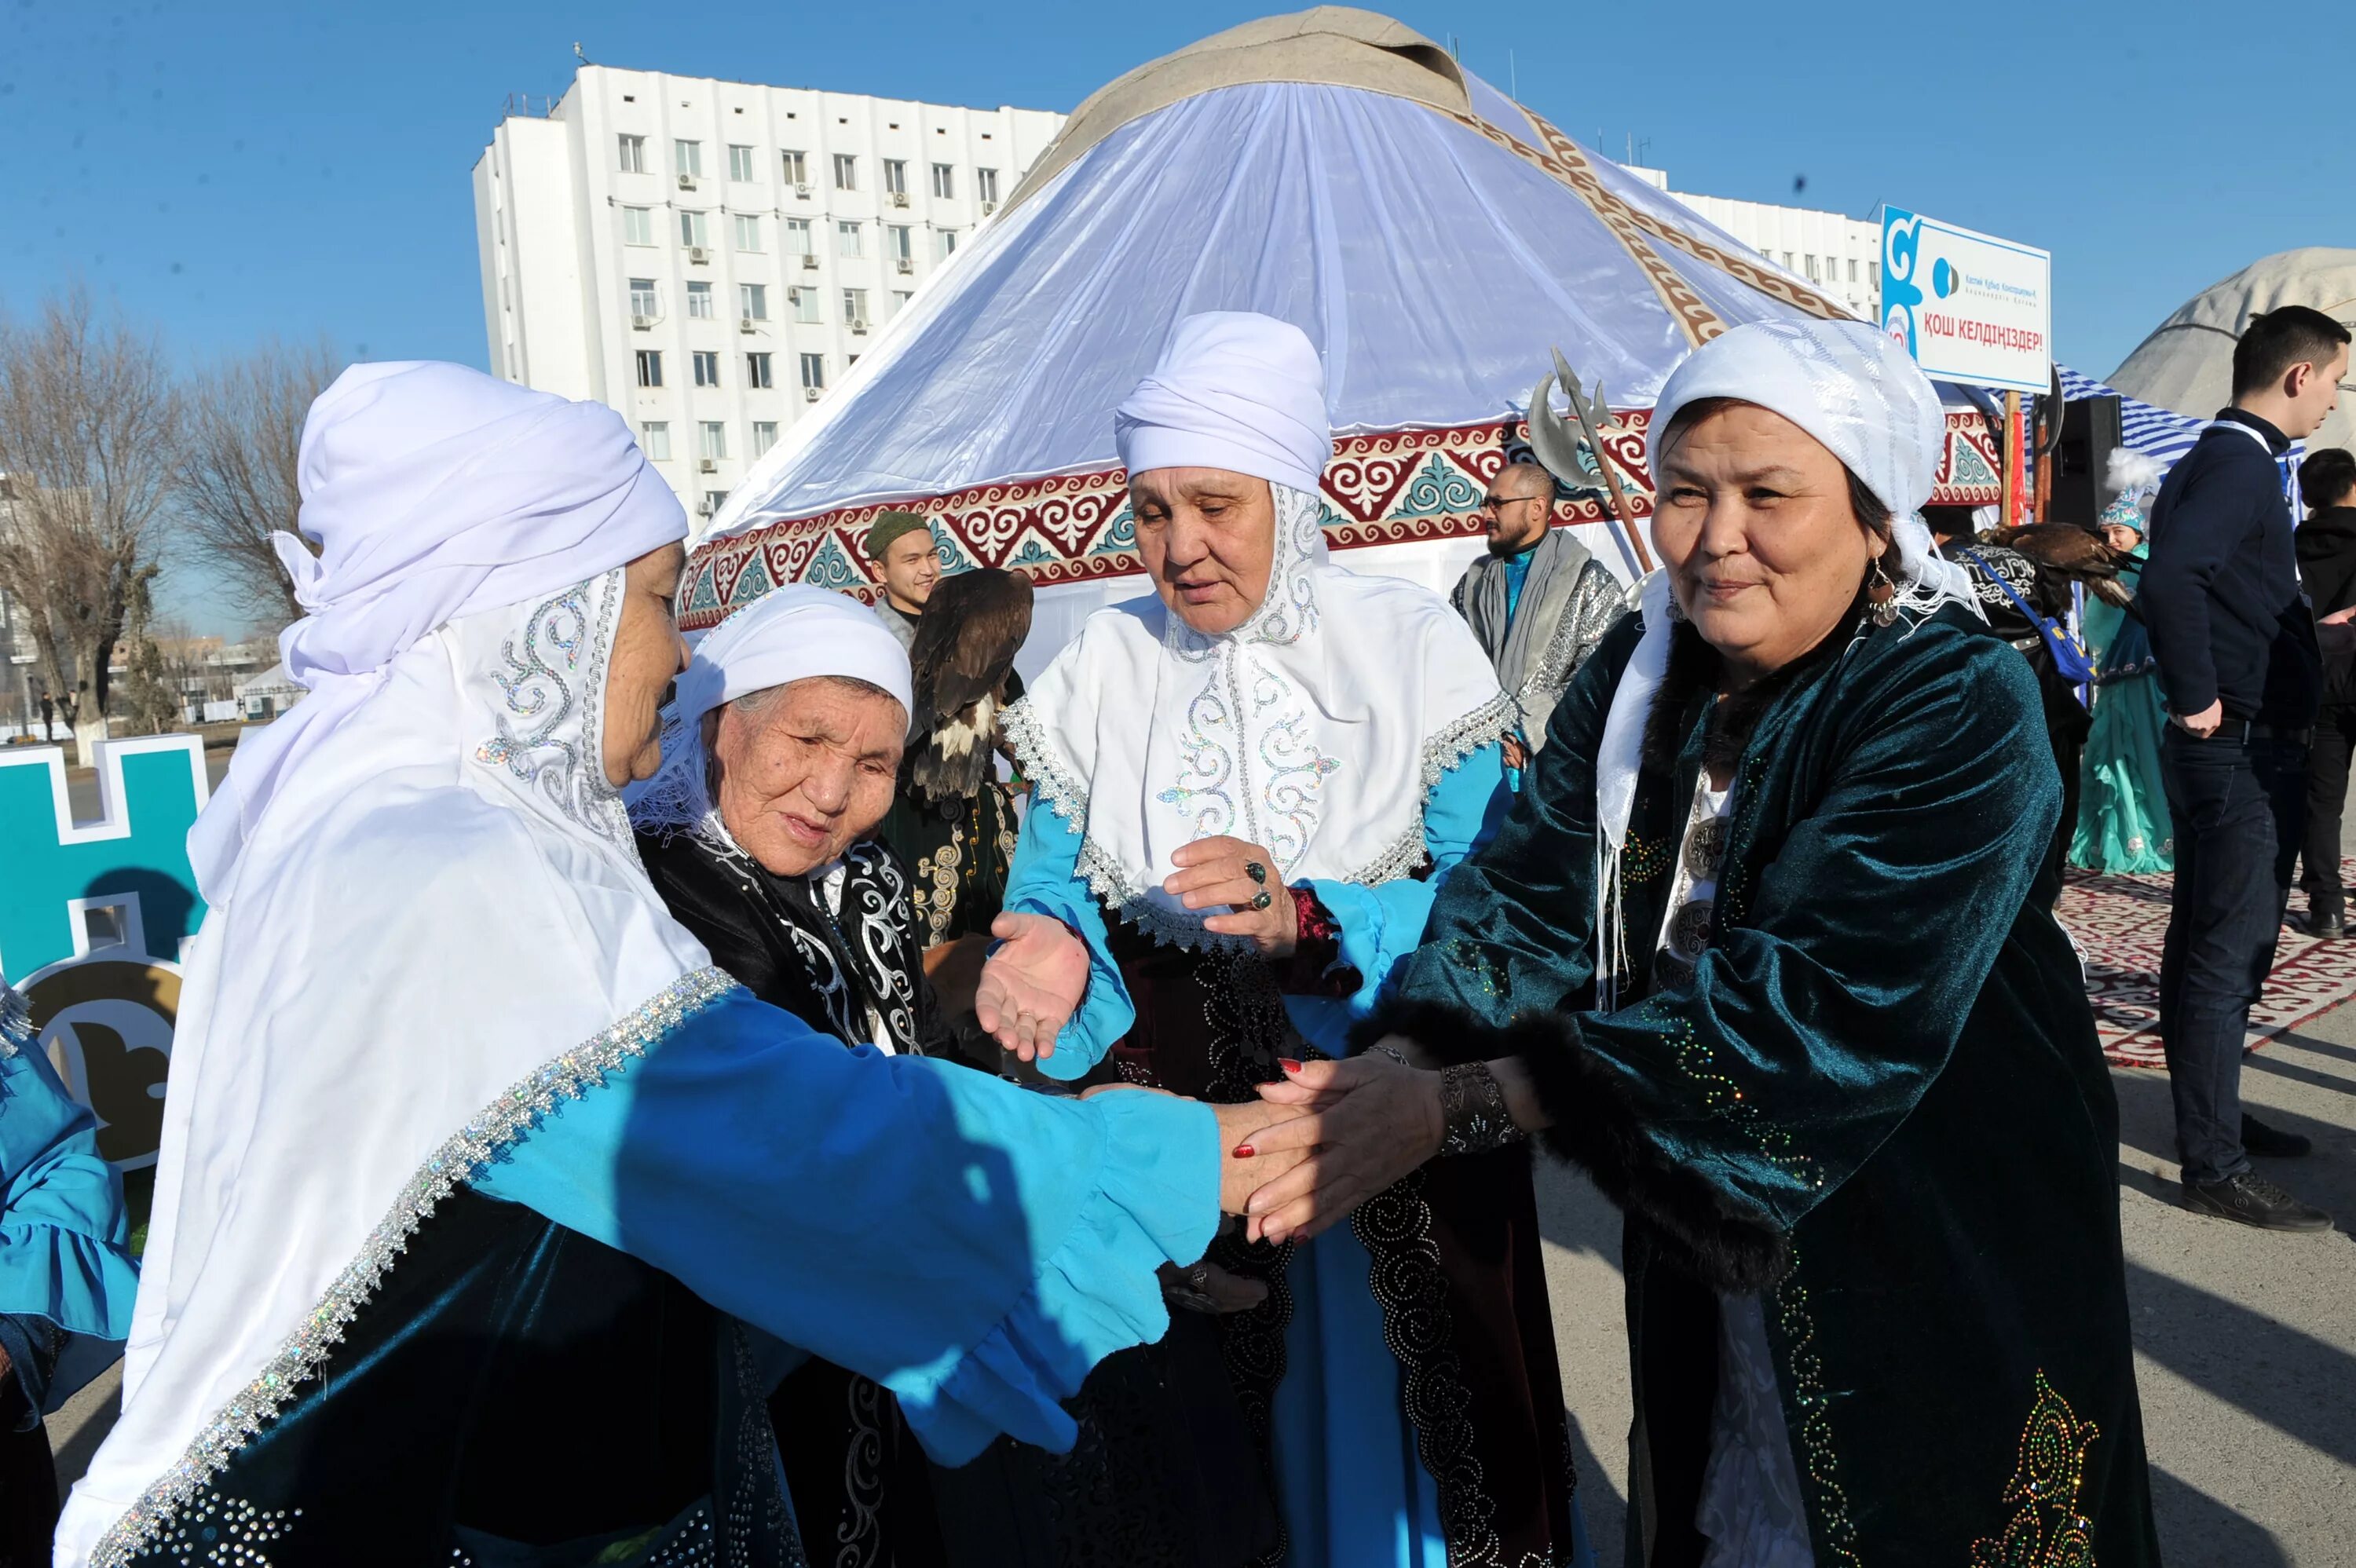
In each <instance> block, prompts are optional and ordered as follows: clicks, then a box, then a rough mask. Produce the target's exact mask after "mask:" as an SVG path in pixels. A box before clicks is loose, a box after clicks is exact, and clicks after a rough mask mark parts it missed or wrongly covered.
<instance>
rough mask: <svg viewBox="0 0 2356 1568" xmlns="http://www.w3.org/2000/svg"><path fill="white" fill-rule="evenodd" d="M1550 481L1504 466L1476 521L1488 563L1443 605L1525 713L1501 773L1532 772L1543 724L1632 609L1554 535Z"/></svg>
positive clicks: (1565, 536)
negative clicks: (1452, 610)
mask: <svg viewBox="0 0 2356 1568" xmlns="http://www.w3.org/2000/svg"><path fill="white" fill-rule="evenodd" d="M1553 514H1554V476H1553V475H1550V474H1548V473H1547V471H1546V470H1545V469H1543V468H1541V467H1539V466H1538V465H1537V464H1535V463H1515V464H1507V465H1506V466H1505V468H1504V469H1503V470H1501V471H1500V472H1499V473H1498V475H1497V476H1496V478H1494V479H1493V480H1491V481H1490V482H1489V489H1488V493H1487V494H1486V495H1484V496H1483V497H1482V498H1481V508H1480V510H1479V511H1477V512H1475V513H1474V514H1473V516H1474V517H1478V518H1480V520H1481V524H1482V527H1483V528H1486V529H1487V530H1488V535H1489V553H1488V554H1487V555H1486V556H1485V557H1483V559H1481V560H1476V561H1474V562H1473V563H1472V565H1471V566H1468V567H1466V568H1465V569H1464V576H1463V578H1462V580H1461V581H1458V583H1457V584H1456V591H1455V592H1453V593H1451V594H1450V595H1449V601H1450V603H1453V604H1454V605H1455V606H1456V613H1458V614H1460V615H1462V616H1463V617H1464V619H1465V621H1466V623H1467V624H1470V625H1471V626H1472V635H1474V636H1476V637H1478V638H1479V639H1480V640H1481V646H1482V647H1483V648H1484V649H1486V650H1487V651H1488V655H1489V662H1490V663H1491V664H1492V665H1493V666H1494V667H1495V668H1496V671H1497V683H1498V684H1499V685H1500V686H1503V687H1504V688H1505V689H1506V690H1507V691H1509V692H1511V693H1512V694H1513V697H1514V700H1515V702H1517V703H1519V704H1520V705H1521V709H1522V721H1521V725H1520V730H1519V732H1518V733H1517V734H1514V735H1508V736H1507V737H1505V765H1506V766H1507V767H1509V768H1522V767H1526V766H1527V765H1528V763H1529V756H1530V753H1531V752H1535V751H1537V749H1538V748H1539V747H1540V746H1543V745H1544V744H1546V727H1547V718H1548V717H1549V716H1550V715H1551V714H1552V713H1553V712H1554V705H1555V703H1556V701H1557V700H1558V699H1560V698H1561V696H1562V692H1563V688H1565V687H1567V686H1569V684H1570V677H1572V676H1573V675H1574V674H1576V673H1577V672H1578V670H1579V667H1580V665H1582V664H1584V663H1586V662H1587V656H1588V655H1590V654H1591V653H1593V652H1594V651H1595V645H1597V644H1598V643H1600V642H1601V641H1602V640H1603V634H1604V633H1605V632H1608V631H1610V630H1611V629H1612V623H1613V622H1614V621H1617V620H1618V619H1619V618H1620V616H1621V613H1622V612H1623V611H1625V610H1626V609H1627V607H1628V603H1627V593H1626V590H1625V589H1623V588H1622V586H1621V583H1620V580H1619V579H1618V578H1616V577H1614V576H1612V571H1611V569H1610V568H1608V567H1606V566H1605V565H1604V564H1603V563H1602V562H1601V561H1600V560H1596V559H1595V557H1594V556H1593V555H1592V554H1591V553H1590V551H1589V550H1588V549H1587V547H1586V546H1585V545H1583V544H1580V542H1579V540H1577V539H1574V538H1572V537H1571V533H1570V530H1569V528H1554V527H1551V526H1550V525H1551V524H1552V522H1553Z"/></svg>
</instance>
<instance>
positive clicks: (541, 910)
mask: <svg viewBox="0 0 2356 1568" xmlns="http://www.w3.org/2000/svg"><path fill="white" fill-rule="evenodd" d="M301 475H302V487H303V498H304V504H303V516H302V521H303V526H304V528H305V532H306V533H308V534H310V535H312V536H313V537H314V538H316V539H317V540H318V541H319V543H320V551H319V554H318V555H316V557H315V556H314V555H312V554H311V552H310V551H309V550H308V549H304V548H302V547H301V546H299V545H297V544H295V542H294V541H291V540H289V541H284V548H283V549H282V550H281V557H282V560H284V561H285V563H286V565H287V568H288V570H289V571H290V572H292V573H293V574H294V576H295V582H296V585H297V591H298V596H299V598H300V600H301V602H302V603H303V604H304V606H305V609H306V611H307V612H308V613H307V614H306V616H305V618H304V619H303V620H301V621H299V622H297V623H296V624H295V625H294V626H293V627H291V628H289V629H288V631H287V632H286V634H285V635H284V638H283V639H282V648H283V650H284V652H285V653H286V654H287V664H288V667H289V669H290V670H291V671H293V672H295V677H296V678H297V679H300V680H304V681H305V683H306V684H309V685H310V686H311V688H312V690H311V695H310V696H308V697H307V698H305V699H304V700H303V701H302V702H301V703H299V704H297V705H296V706H295V708H294V709H290V710H289V712H288V713H287V714H286V715H284V716H283V717H281V718H280V719H279V720H277V721H276V722H275V723H273V725H271V726H270V728H269V729H267V730H265V731H262V732H260V733H259V734H256V735H251V736H248V737H247V739H246V741H245V743H244V744H243V745H242V746H241V747H240V749H239V752H238V755H237V759H236V761H235V763H233V764H232V765H231V767H230V775H229V777H228V778H227V779H226V780H225V781H223V784H222V787H221V789H220V792H219V793H217V794H216V795H214V797H213V800H212V803H211V805H209V807H208V808H207V811H206V813H205V815H204V816H202V817H200V818H199V820H198V825H197V828H196V830H195V832H194V833H193V834H192V835H191V837H190V849H191V859H192V861H193V863H194V865H195V868H196V871H197V876H198V885H199V887H200V888H201V889H202V891H203V892H204V894H205V898H206V901H207V903H208V905H209V908H208V911H207V913H206V916H205V923H204V927H203V929H202V931H201V932H200V933H198V938H197V944H196V949H195V953H194V956H193V961H192V963H191V965H190V967H189V972H188V976H187V987H186V989H185V991H184V995H183V1006H182V1010H181V1014H180V1019H179V1027H178V1030H177V1036H176V1040H175V1050H174V1058H173V1063H172V1072H171V1077H170V1081H169V1085H168V1090H167V1093H166V1103H165V1115H164V1142H163V1154H162V1158H161V1161H160V1163H159V1168H158V1179H157V1184H156V1193H155V1211H154V1218H153V1221H152V1222H151V1232H150V1239H149V1243H148V1249H147V1253H146V1258H145V1283H144V1286H143V1289H142V1291H141V1295H140V1300H139V1304H138V1307H137V1310H136V1313H135V1315H134V1322H133V1331H132V1335H131V1339H130V1343H129V1346H128V1348H127V1351H126V1365H125V1373H124V1381H123V1413H122V1417H121V1419H120V1421H119V1422H118V1423H117V1424H116V1425H115V1427H114V1429H113V1431H112V1434H111V1435H109V1436H108V1438H107V1440H106V1442H105V1444H104V1445H102V1447H101V1448H100V1450H99V1452H98V1454H97V1456H96V1457H95V1459H94V1460H93V1462H92V1464H91V1468H90V1470H89V1472H88V1474H87V1475H86V1476H85V1477H83V1479H82V1481H81V1482H80V1485H79V1486H77V1487H76V1488H75V1490H74V1494H73V1497H72V1499H70V1502H69V1504H68V1506H67V1509H66V1514H65V1517H64V1519H63V1520H62V1521H61V1523H60V1527H59V1561H60V1562H61V1563H67V1564H71V1565H76V1568H79V1565H80V1564H84V1563H98V1564H107V1565H112V1564H129V1563H138V1564H153V1565H156V1568H161V1565H162V1564H166V1563H174V1564H180V1563H189V1562H194V1561H204V1562H219V1563H230V1562H236V1563H258V1562H263V1561H267V1562H268V1563H272V1564H273V1565H275V1568H298V1565H308V1564H320V1565H327V1564H334V1565H337V1568H343V1565H348V1564H350V1563H454V1564H455V1563H477V1564H493V1563H496V1564H500V1565H503V1568H525V1565H530V1568H576V1565H577V1568H585V1565H587V1564H590V1563H596V1564H599V1565H602V1568H633V1565H635V1568H658V1565H660V1568H670V1565H680V1568H685V1565H687V1564H710V1563H728V1564H736V1565H743V1568H770V1565H776V1568H783V1565H784V1564H787V1563H799V1562H800V1560H801V1553H800V1548H799V1545H798V1541H797V1540H796V1532H795V1528H794V1520H793V1515H792V1509H791V1505H790V1502H789V1500H788V1499H787V1492H786V1489H785V1487H784V1485H783V1482H782V1478H781V1477H780V1475H779V1473H778V1464H777V1456H776V1444H775V1440H774V1438H773V1435H772V1434H771V1430H770V1425H769V1420H768V1416H767V1413H766V1409H765V1408H764V1399H765V1396H766V1393H767V1392H768V1390H769V1388H770V1387H771V1385H772V1384H773V1383H774V1382H775V1381H776V1379H777V1377H778V1376H780V1375H781V1374H782V1373H783V1372H785V1371H787V1370H788V1369H789V1367H790V1366H791V1364H792V1363H793V1361H794V1360H795V1359H796V1358H797V1357H798V1355H799V1354H800V1353H802V1352H807V1353H809V1354H811V1355H816V1356H819V1357H821V1358H823V1359H824V1360H829V1361H831V1362H833V1363H834V1364H836V1365H838V1366H841V1367H844V1368H847V1369H850V1370H851V1371H857V1372H860V1373H862V1374H863V1375H865V1376H868V1377H870V1378H873V1380H874V1381H877V1382H878V1383H880V1384H882V1385H883V1386H884V1387H885V1388H887V1389H889V1390H890V1391H891V1392H893V1394H894V1396H895V1397H896V1398H897V1400H898V1402H899V1407H900V1410H901V1412H902V1413H903V1415H904V1416H905V1418H906V1420H907V1422H908V1424H909V1425H910V1427H911V1429H912V1430H913V1431H914V1432H915V1434H916V1436H917V1438H918V1439H919V1440H920V1441H921V1442H922V1443H923V1444H924V1445H925V1446H926V1450H927V1452H929V1453H930V1454H931V1455H933V1456H935V1457H936V1458H938V1459H940V1460H943V1461H945V1462H947V1463H950V1464H957V1463H961V1462H963V1461H965V1460H966V1459H969V1458H970V1457H971V1456H973V1455H975V1454H976V1453H978V1452H979V1451H980V1449H981V1448H982V1446H983V1445H985V1444H986V1443H988V1442H989V1441H990V1440H991V1438H992V1437H993V1436H994V1435H996V1434H998V1433H1001V1432H1012V1433H1015V1434H1018V1435H1022V1436H1023V1437H1025V1438H1027V1439H1029V1440H1031V1441H1033V1442H1036V1443H1040V1444H1043V1445H1049V1446H1060V1445H1067V1444H1068V1443H1069V1442H1070V1441H1071V1438H1072V1435H1073V1427H1072V1424H1071V1421H1070V1419H1069V1417H1068V1416H1066V1414H1065V1413H1064V1412H1063V1411H1062V1409H1061V1408H1060V1406H1059V1404H1058V1401H1060V1400H1061V1399H1063V1398H1065V1397H1066V1396H1068V1395H1069V1394H1070V1393H1071V1392H1073V1391H1074V1390H1075V1389H1076V1387H1077V1386H1078V1384H1079V1381H1080V1380H1081V1378H1082V1376H1083V1375H1084V1374H1085V1373H1086V1372H1087V1369H1088V1368H1089V1367H1090V1366H1091V1365H1092V1364H1093V1363H1094V1362H1096V1361H1097V1360H1099V1359H1101V1358H1102V1357H1103V1356H1104V1355H1106V1354H1108V1352H1110V1351H1112V1350H1115V1349H1123V1348H1126V1347H1128V1346H1130V1345H1133V1344H1136V1343H1139V1342H1141V1341H1147V1340H1151V1339H1157V1338H1159V1337H1160V1336H1161V1334H1162V1332H1163V1330H1164V1328H1165V1327H1166V1325H1167V1321H1168V1318H1167V1314H1166V1311H1165V1309H1164V1307H1163V1305H1162V1296H1161V1292H1160V1289H1159V1287H1158V1285H1157V1283H1156V1279H1155V1271H1156V1270H1157V1268H1158V1267H1159V1266H1160V1265H1162V1264H1191V1263H1193V1262H1194V1259H1195V1258H1196V1257H1198V1256H1199V1255H1200V1254H1201V1253H1202V1252H1203V1250H1204V1248H1205V1246H1206V1245H1207V1244H1208V1242H1209V1240H1210V1237H1211V1235H1212V1232H1213V1231H1214V1229H1215V1226H1216V1223H1217V1218H1218V1210H1219V1207H1220V1204H1221V1201H1222V1200H1223V1198H1224V1199H1225V1200H1226V1201H1227V1202H1229V1203H1230V1204H1233V1205H1238V1206H1239V1205H1240V1202H1241V1200H1242V1197H1243V1189H1244V1187H1245V1185H1246V1184H1247V1183H1248V1182H1249V1181H1250V1179H1251V1177H1250V1176H1249V1175H1248V1174H1243V1173H1238V1174H1237V1175H1236V1176H1233V1177H1228V1178H1226V1179H1224V1180H1223V1174H1224V1173H1225V1172H1226V1171H1228V1170H1231V1169H1233V1168H1235V1167H1237V1166H1242V1165H1250V1164H1254V1163H1265V1162H1242V1161H1234V1160H1230V1159H1227V1158H1226V1157H1224V1154H1223V1151H1224V1149H1225V1148H1226V1147H1231V1146H1232V1144H1233V1143H1234V1142H1236V1141H1237V1140H1239V1139H1245V1140H1248V1138H1249V1137H1250V1136H1253V1133H1254V1132H1255V1131H1256V1130H1257V1127H1258V1126H1259V1125H1267V1120H1268V1118H1263V1119H1261V1120H1260V1121H1258V1122H1257V1123H1254V1122H1251V1121H1246V1120H1240V1119H1238V1118H1237V1115H1236V1114H1235V1113H1234V1111H1232V1110H1228V1111H1216V1112H1215V1111H1214V1110H1212V1109H1210V1108H1208V1107H1205V1106H1202V1105H1195V1104H1185V1103H1183V1102H1180V1101H1176V1100H1170V1099H1164V1098H1162V1097H1160V1096H1154V1095H1145V1094H1133V1093H1116V1094H1109V1095H1105V1096H1101V1097H1098V1098H1097V1099H1095V1100H1092V1101H1088V1102H1087V1103H1074V1102H1071V1101H1062V1100H1055V1099H1050V1098H1046V1097H1044V1096H1041V1095H1037V1094H1030V1093H1023V1092H1021V1091H1019V1090H1017V1089H1015V1088H1014V1087H1012V1085H1009V1084H1007V1083H1002V1082H1000V1081H998V1080H995V1079H993V1078H991V1077H989V1076H986V1075H984V1074H981V1073H977V1072H967V1071H964V1070H961V1069H957V1068H947V1069H944V1068H943V1067H941V1066H940V1065H939V1064H937V1063H933V1062H928V1061H921V1060H915V1059H910V1058H906V1057H899V1056H886V1055H884V1054H883V1053H882V1052H880V1051H877V1050H876V1049H875V1048H873V1046H860V1047H856V1048H852V1049H845V1047H844V1046H843V1044H842V1043H841V1042H840V1041H838V1040H833V1039H830V1038H827V1037H823V1036H820V1035H818V1034H815V1033H814V1032H813V1031H812V1030H811V1029H809V1027H808V1026H807V1025H805V1024H803V1023H801V1022H800V1021H799V1020H798V1019H794V1018H792V1017H791V1016H789V1015H787V1014H786V1013H784V1012H781V1011H779V1010H778V1009H776V1008H772V1007H770V1006H768V1005H766V1004H765V1003H762V1002H758V1001H755V999H754V998H753V997H751V996H750V995H748V994H747V993H746V992H745V991H744V990H743V989H742V988H741V987H738V986H736V985H735V984H734V983H733V982H732V981H731V980H730V979H729V978H728V976H725V975H724V974H723V973H721V972H719V971H718V970H716V969H714V968H712V966H711V965H710V961H709V955H708V954H707V953H706V952H705V950H704V949H703V947H702V946H701V944H698V943H697V942H696V941H695V940H694V939H693V938H692V937H691V936H690V935H689V934H688V933H687V932H686V931H685V930H684V929H683V928H681V927H680V925H679V924H678V923H676V922H674V921H673V920H672V919H671V918H670V917H669V914H668V913H666V912H665V911H664V909H663V906H662V903H661V901H660V900H659V898H658V897H657V895H656V893H655V891H654V890H653V888H652V887H651V885H650V884H649V883H648V880H647V876H646V873H645V871H644V869H642V868H641V866H640V865H639V862H638V859H637V852H636V849H635V847H634V845H633V842H632V837H631V832H630V826H629V820H628V817H627V816H626V814H625V812H624V810H623V807H622V803H621V798H620V795H619V794H618V790H619V787H620V786H621V785H622V784H626V783H627V782H629V781H631V780H633V779H642V778H646V777H648V776H650V775H651V774H652V773H654V771H655V769H656V766H657V764H658V763H659V758H660V747H659V741H658V739H657V735H658V725H657V707H658V704H659V702H660V700H661V697H662V693H663V690H664V688H665V687H666V686H667V685H668V684H669V682H670V680H671V679H672V678H673V677H676V676H677V675H678V674H679V673H680V667H681V662H682V661H681V652H682V650H681V646H680V640H679V635H678V633H677V631H676V629H675V628H674V626H673V624H672V622H671V620H670V616H669V594H670V592H671V591H672V588H673V586H674V585H675V583H676V582H677V581H678V578H679V575H680V570H681V568H682V566H683V562H684V557H683V553H682V551H681V549H680V544H679V540H680V538H681V536H682V535H683V534H684V532H685V528H686V519H685V517H684V516H683V515H682V514H681V513H680V508H679V504H678V502H677V500H676V499H675V498H674V497H673V496H672V495H671V493H670V491H669V487H668V486H667V485H664V483H663V482H662V480H661V479H660V477H659V476H658V475H655V474H654V472H653V471H652V470H651V469H650V468H649V467H648V465H647V464H646V462H645V460H644V459H643V457H641V456H640V454H639V453H638V452H637V448H636V446H635V445H634V443H632V442H631V440H630V438H629V435H628V432H627V430H626V426H625V425H624V423H623V421H621V420H620V418H619V417H618V416H616V414H614V413H613V412H612V411H610V410H606V409H603V408H599V407H597V406H595V405H593V404H586V403H568V402H566V401H565V400H562V399H560V398H554V397H550V396H548V395H546V394H543V393H537V392H530V391H527V390H526V389H522V388H519V387H514V386H510V385H507V384H505V383H502V382H498V381H494V380H492V379H490V378H488V377H485V376H482V375H480V374H477V373H476V372H473V371H469V370H464V369H461V368H458V367H455V366H438V365H419V364H373V365H364V366H357V367H354V368H352V369H350V370H348V371H346V372H345V373H344V375H343V376H342V377H341V378H339V379H337V382H336V384H335V385H334V386H333V387H331V388H329V389H328V390H327V392H326V393H325V394H323V395H322V396H321V398H320V400H319V401H318V402H317V403H316V405H314V407H313V410H312V411H311V415H310V418H309V420H308V421H307V422H306V424H305V432H304V439H303V447H302V461H301Z"/></svg>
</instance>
